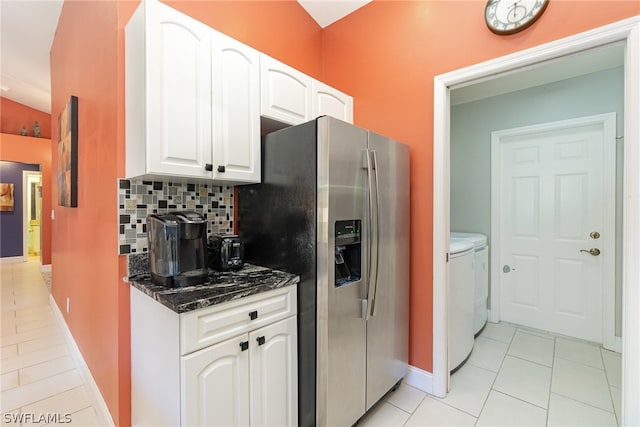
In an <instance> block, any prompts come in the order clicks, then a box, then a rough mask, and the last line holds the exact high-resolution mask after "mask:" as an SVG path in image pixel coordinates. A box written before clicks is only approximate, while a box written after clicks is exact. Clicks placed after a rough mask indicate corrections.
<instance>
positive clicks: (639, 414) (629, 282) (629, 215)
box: [432, 17, 640, 424]
mask: <svg viewBox="0 0 640 427" xmlns="http://www.w3.org/2000/svg"><path fill="white" fill-rule="evenodd" d="M616 42H621V43H623V46H624V47H623V49H624V82H625V83H624V91H625V104H624V116H625V117H626V118H627V120H625V122H624V133H623V135H624V136H625V144H624V148H623V150H624V163H625V167H624V172H623V182H624V200H625V203H624V206H623V218H624V219H623V221H624V222H623V236H624V244H623V250H622V259H623V267H622V270H623V271H622V291H623V295H624V300H623V310H622V311H623V314H622V324H623V328H622V341H623V343H624V353H623V355H622V365H623V368H622V372H623V375H624V377H623V383H622V420H623V423H625V424H633V423H634V422H639V421H640V408H638V407H637V405H635V402H637V401H638V399H640V384H639V382H638V377H639V375H640V372H639V370H640V367H638V366H637V363H636V361H637V360H638V359H639V358H640V339H639V338H638V337H640V313H638V311H637V305H638V303H639V302H640V291H639V290H638V289H637V287H636V286H634V284H636V283H638V281H639V280H640V267H638V266H637V265H633V264H635V263H633V262H624V260H635V259H638V258H640V223H639V218H640V202H639V201H638V198H639V196H640V194H639V193H640V188H639V186H638V182H640V171H639V170H638V168H637V164H638V162H639V161H640V147H639V146H638V143H639V141H640V124H639V123H635V122H634V121H633V120H629V119H628V118H630V117H638V116H640V89H639V87H638V82H639V81H640V66H639V65H638V64H640V19H639V18H638V17H634V18H631V19H627V20H624V21H620V22H618V23H615V24H611V25H608V26H605V27H602V28H598V29H595V30H592V31H588V32H586V33H582V34H578V35H576V36H572V37H569V38H566V39H562V40H558V41H556V42H552V43H548V44H545V45H542V46H539V47H535V48H532V49H528V50H526V51H522V52H518V53H516V54H513V55H509V56H506V57H503V58H498V59H496V60H492V61H488V62H486V63H482V64H477V65H474V66H471V67H468V68H465V69H462V70H457V71H454V72H451V73H448V74H445V75H442V76H438V77H436V78H435V79H434V98H435V105H434V203H433V205H434V229H433V232H434V261H433V264H434V267H433V268H434V291H433V292H434V296H433V298H434V308H433V309H434V334H433V335H434V345H433V349H434V354H433V378H432V391H433V394H435V395H437V396H445V395H446V393H447V391H448V388H449V375H448V369H447V329H448V325H447V286H448V282H449V269H448V264H447V258H448V257H447V255H448V252H449V249H448V248H449V231H450V195H449V190H450V189H449V176H450V175H449V168H450V131H451V129H450V124H451V123H450V102H451V99H452V94H451V90H452V89H454V88H460V87H464V86H475V85H477V84H479V83H481V82H492V83H493V84H500V83H501V78H504V77H506V76H510V75H511V76H513V75H518V76H520V73H522V72H524V71H531V70H533V71H535V68H538V69H540V68H542V67H544V66H546V65H549V64H552V63H555V62H560V61H564V60H568V59H571V58H572V57H573V56H576V55H579V54H582V53H588V52H589V51H590V50H592V49H595V48H598V47H600V46H603V45H607V44H612V43H616Z"/></svg>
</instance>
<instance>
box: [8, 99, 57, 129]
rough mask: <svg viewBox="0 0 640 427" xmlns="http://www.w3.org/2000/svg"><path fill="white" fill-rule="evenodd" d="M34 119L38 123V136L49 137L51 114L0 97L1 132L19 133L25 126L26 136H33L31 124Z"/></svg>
mask: <svg viewBox="0 0 640 427" xmlns="http://www.w3.org/2000/svg"><path fill="white" fill-rule="evenodd" d="M36 121H37V122H39V124H40V137H41V138H49V139H51V114H49V113H45V112H43V111H40V110H35V109H33V108H31V107H27V106H26V105H23V104H19V103H17V102H15V101H12V100H10V99H7V98H2V97H0V132H1V133H10V134H13V135H20V131H21V130H22V127H23V126H25V127H26V128H27V132H28V134H27V136H33V129H32V126H33V124H34V123H35V122H36Z"/></svg>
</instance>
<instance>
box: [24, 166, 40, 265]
mask: <svg viewBox="0 0 640 427" xmlns="http://www.w3.org/2000/svg"><path fill="white" fill-rule="evenodd" d="M31 175H38V176H40V182H41V183H42V172H41V171H37V170H32V171H22V260H23V261H28V260H29V245H28V240H29V218H28V211H29V209H28V208H27V204H28V203H29V200H28V198H27V195H28V194H29V176H31ZM40 218H42V213H41V214H40ZM41 221H42V219H41ZM40 224H41V225H40V230H41V234H40V235H39V236H38V238H39V239H40V248H41V249H40V250H41V251H42V222H41V223H40Z"/></svg>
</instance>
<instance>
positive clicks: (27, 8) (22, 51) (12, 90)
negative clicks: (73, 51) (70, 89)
mask: <svg viewBox="0 0 640 427" xmlns="http://www.w3.org/2000/svg"><path fill="white" fill-rule="evenodd" d="M61 10H62V0H0V49H1V50H0V52H2V53H1V56H0V95H2V96H3V97H4V98H8V99H11V100H12V101H16V102H19V103H21V104H24V105H28V106H29V107H32V108H35V109H36V110H40V111H45V112H47V113H51V79H50V77H49V74H50V72H49V51H50V50H51V43H52V42H53V36H54V34H55V32H56V28H57V26H58V18H60V11H61Z"/></svg>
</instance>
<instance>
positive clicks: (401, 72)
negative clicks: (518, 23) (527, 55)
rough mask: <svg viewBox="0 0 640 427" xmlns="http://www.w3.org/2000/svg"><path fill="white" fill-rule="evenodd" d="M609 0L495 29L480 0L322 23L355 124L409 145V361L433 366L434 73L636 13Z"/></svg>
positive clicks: (375, 8) (558, 8)
mask: <svg viewBox="0 0 640 427" xmlns="http://www.w3.org/2000/svg"><path fill="white" fill-rule="evenodd" d="M605 3H606V7H603V4H604V3H603V2H592V1H578V0H576V1H556V0H552V1H551V2H550V4H549V6H548V8H547V10H546V12H545V13H544V15H543V16H542V18H541V20H540V21H538V22H537V23H536V24H534V25H533V26H532V27H530V28H529V29H527V30H525V31H524V32H522V33H520V34H516V35H512V36H497V35H495V34H493V33H491V32H490V31H489V30H488V29H487V28H486V26H485V24H484V19H483V16H484V15H483V13H484V7H485V4H486V2H484V1H381V0H374V1H373V2H372V3H370V4H369V5H367V6H365V7H363V8H362V9H359V10H358V11H356V12H355V13H353V14H352V15H350V16H347V17H346V18H344V19H342V20H341V21H339V22H337V23H335V24H333V25H332V26H330V27H328V28H326V29H325V30H324V31H323V77H324V80H325V81H326V82H327V83H328V84H330V85H333V86H336V87H338V88H341V89H342V90H344V91H346V92H347V93H349V94H351V95H353V96H354V98H355V103H354V104H355V105H354V119H355V123H356V124H358V125H360V126H363V127H366V128H369V129H372V130H375V131H378V132H380V133H383V134H386V135H389V136H391V137H393V138H396V139H399V140H401V141H404V142H406V143H407V144H409V145H410V147H411V230H412V231H411V236H412V238H411V309H410V313H411V314H410V316H411V323H410V325H411V326H410V360H409V362H410V364H411V365H413V366H417V367H419V368H421V369H424V370H426V371H429V372H431V371H432V367H433V360H432V350H433V349H432V339H433V335H432V332H433V322H432V314H433V313H432V309H431V308H432V306H433V300H432V293H433V286H432V277H433V263H432V256H433V252H432V240H433V233H432V228H433V216H432V210H433V190H432V188H433V173H432V171H433V77H434V76H436V75H439V74H443V73H446V72H448V71H452V70H455V69H458V68H462V67H465V66H468V65H471V64H474V63H478V62H482V61H486V60H489V59H492V58H496V57H500V56H503V55H507V54H510V53H513V52H516V51H519V50H522V49H527V48H529V47H533V46H536V45H539V44H543V43H546V42H549V41H552V40H556V39H559V38H563V37H566V36H569V35H572V34H577V33H579V32H583V31H586V30H589V29H592V28H595V27H599V26H602V25H606V24H609V23H612V22H615V21H618V20H621V19H624V18H628V17H631V16H635V15H638V14H640V2H638V1H637V0H630V1H609V2H605ZM576 11H580V13H579V14H576ZM567 17H570V19H568V18H567Z"/></svg>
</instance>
